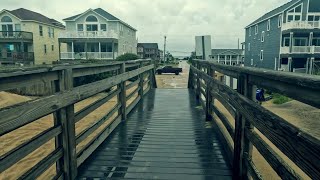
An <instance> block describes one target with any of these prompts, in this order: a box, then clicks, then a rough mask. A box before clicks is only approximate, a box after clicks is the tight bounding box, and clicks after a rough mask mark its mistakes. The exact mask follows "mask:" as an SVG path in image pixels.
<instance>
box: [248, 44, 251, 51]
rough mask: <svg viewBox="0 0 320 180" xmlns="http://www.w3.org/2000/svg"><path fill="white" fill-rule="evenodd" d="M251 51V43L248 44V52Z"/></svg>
mask: <svg viewBox="0 0 320 180" xmlns="http://www.w3.org/2000/svg"><path fill="white" fill-rule="evenodd" d="M250 49H251V43H248V51H250Z"/></svg>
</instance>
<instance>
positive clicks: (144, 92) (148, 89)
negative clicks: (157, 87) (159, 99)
mask: <svg viewBox="0 0 320 180" xmlns="http://www.w3.org/2000/svg"><path fill="white" fill-rule="evenodd" d="M150 89H151V87H150V85H149V86H148V87H147V89H145V90H144V91H143V95H146V94H147V93H148V92H149V91H150Z"/></svg>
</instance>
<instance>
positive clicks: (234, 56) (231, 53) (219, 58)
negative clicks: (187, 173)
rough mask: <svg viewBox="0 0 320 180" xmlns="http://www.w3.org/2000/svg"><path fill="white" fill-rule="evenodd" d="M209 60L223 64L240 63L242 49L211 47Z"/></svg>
mask: <svg viewBox="0 0 320 180" xmlns="http://www.w3.org/2000/svg"><path fill="white" fill-rule="evenodd" d="M210 60H213V61H215V62H217V63H221V64H225V65H233V66H235V65H241V64H243V63H244V50H242V49H212V53H211V55H210Z"/></svg>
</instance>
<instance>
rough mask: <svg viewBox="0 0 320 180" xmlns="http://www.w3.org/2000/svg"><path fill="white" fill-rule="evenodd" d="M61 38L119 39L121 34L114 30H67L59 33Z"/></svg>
mask: <svg viewBox="0 0 320 180" xmlns="http://www.w3.org/2000/svg"><path fill="white" fill-rule="evenodd" d="M59 38H62V39H68V38H114V39H118V38H119V35H118V34H117V33H116V32H115V31H113V30H108V31H65V32H62V33H60V34H59Z"/></svg>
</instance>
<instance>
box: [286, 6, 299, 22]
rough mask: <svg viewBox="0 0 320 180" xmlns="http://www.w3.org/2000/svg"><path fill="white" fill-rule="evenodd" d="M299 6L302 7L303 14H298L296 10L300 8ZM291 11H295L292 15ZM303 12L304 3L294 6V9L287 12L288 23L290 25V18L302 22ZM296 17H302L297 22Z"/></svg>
mask: <svg viewBox="0 0 320 180" xmlns="http://www.w3.org/2000/svg"><path fill="white" fill-rule="evenodd" d="M299 6H301V12H298V13H297V12H296V10H295V9H296V8H297V7H299ZM291 10H293V11H294V12H293V13H292V12H289V11H291ZM302 12H303V3H301V4H297V5H296V6H294V7H292V8H291V9H289V10H287V17H286V18H287V19H286V23H288V22H289V16H293V20H292V21H302ZM296 16H300V20H296Z"/></svg>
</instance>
